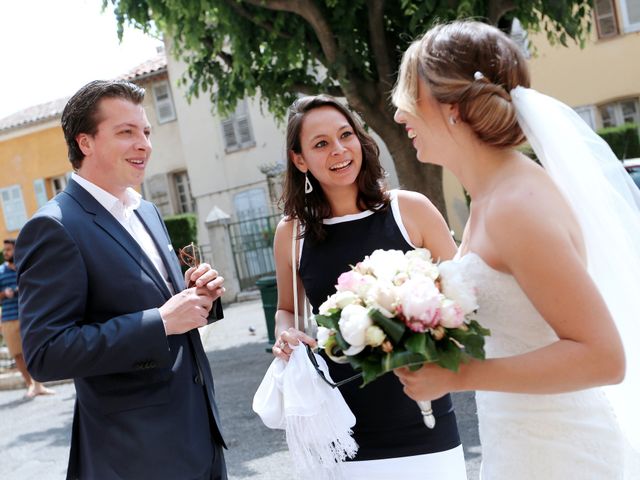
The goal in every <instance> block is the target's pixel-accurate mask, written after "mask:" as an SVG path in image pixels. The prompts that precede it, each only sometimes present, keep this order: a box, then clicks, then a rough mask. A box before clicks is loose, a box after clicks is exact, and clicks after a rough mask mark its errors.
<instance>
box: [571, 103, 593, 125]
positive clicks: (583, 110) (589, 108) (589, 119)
mask: <svg viewBox="0 0 640 480" xmlns="http://www.w3.org/2000/svg"><path fill="white" fill-rule="evenodd" d="M574 110H575V112H576V113H577V114H578V115H580V118H582V120H584V122H585V123H586V124H587V125H589V126H590V127H591V129H592V130H595V129H596V116H595V107H594V106H593V105H586V106H583V107H575V108H574Z"/></svg>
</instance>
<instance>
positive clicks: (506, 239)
mask: <svg viewBox="0 0 640 480" xmlns="http://www.w3.org/2000/svg"><path fill="white" fill-rule="evenodd" d="M484 213H485V214H484V221H485V227H486V229H487V233H488V234H489V236H490V237H491V238H492V239H493V240H494V242H495V243H496V244H497V245H496V246H498V247H500V248H502V247H504V244H505V243H509V244H513V243H514V242H515V243H518V244H520V245H527V244H530V243H531V242H534V243H535V242H539V241H544V243H547V244H548V243H549V242H553V238H575V237H576V236H578V235H579V233H578V232H579V227H578V223H577V220H576V218H575V215H574V213H573V211H572V209H571V207H570V206H569V204H568V203H567V201H566V200H565V198H564V196H563V195H562V194H561V192H560V190H559V189H558V187H557V186H556V185H555V183H554V182H553V181H552V180H551V178H550V177H549V176H548V175H547V174H546V172H545V171H544V170H542V169H541V168H539V167H537V166H536V167H535V168H526V169H523V170H522V171H520V172H518V173H517V174H515V175H512V176H510V177H509V178H506V179H504V180H503V181H501V182H499V183H498V184H497V185H496V187H495V189H494V191H493V193H492V195H491V197H490V198H489V200H488V201H487V205H486V208H485V212H484Z"/></svg>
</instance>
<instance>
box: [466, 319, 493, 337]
mask: <svg viewBox="0 0 640 480" xmlns="http://www.w3.org/2000/svg"><path fill="white" fill-rule="evenodd" d="M467 326H468V327H469V329H470V330H473V331H474V332H475V333H477V334H478V335H482V336H483V337H488V336H490V335H491V330H489V329H488V328H484V327H483V326H482V325H480V324H479V323H478V322H477V321H475V320H471V321H470V322H469V324H468V325H467Z"/></svg>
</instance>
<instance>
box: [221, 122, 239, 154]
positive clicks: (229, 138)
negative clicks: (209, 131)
mask: <svg viewBox="0 0 640 480" xmlns="http://www.w3.org/2000/svg"><path fill="white" fill-rule="evenodd" d="M222 133H223V134H224V145H225V147H226V148H227V150H232V149H235V148H237V147H238V141H237V140H236V131H235V128H234V127H233V118H229V119H227V120H224V121H223V122H222Z"/></svg>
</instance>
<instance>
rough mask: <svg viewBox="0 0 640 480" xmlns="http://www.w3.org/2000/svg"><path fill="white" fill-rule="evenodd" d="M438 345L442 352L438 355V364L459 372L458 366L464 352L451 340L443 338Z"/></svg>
mask: <svg viewBox="0 0 640 480" xmlns="http://www.w3.org/2000/svg"><path fill="white" fill-rule="evenodd" d="M438 347H440V348H439V349H438V350H439V353H440V355H439V357H438V365H440V366H441V367H443V368H448V369H449V370H453V371H454V372H457V371H458V366H459V365H460V362H461V361H462V352H461V350H460V348H458V347H457V346H456V345H455V344H454V343H453V342H451V341H450V340H443V341H441V342H439V344H438Z"/></svg>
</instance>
